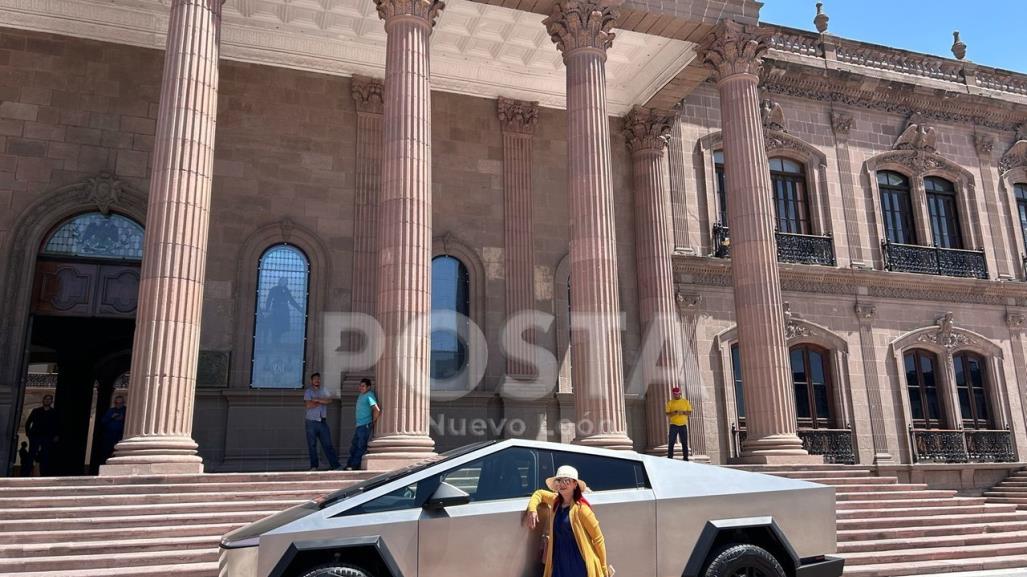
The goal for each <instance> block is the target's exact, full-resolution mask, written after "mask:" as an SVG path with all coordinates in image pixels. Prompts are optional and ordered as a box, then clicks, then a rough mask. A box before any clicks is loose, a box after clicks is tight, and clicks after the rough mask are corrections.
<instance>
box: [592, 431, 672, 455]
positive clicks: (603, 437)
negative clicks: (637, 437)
mask: <svg viewBox="0 0 1027 577" xmlns="http://www.w3.org/2000/svg"><path fill="white" fill-rule="evenodd" d="M573 442H574V444H575V445H584V446H586V447H595V448H598V449H611V450H613V451H633V450H634V449H635V444H634V443H633V442H632V441H631V438H630V437H628V436H627V435H625V434H624V433H602V434H599V435H590V436H588V437H577V438H576V439H574V441H573ZM663 450H664V454H666V451H667V448H666V446H664V449H663Z"/></svg>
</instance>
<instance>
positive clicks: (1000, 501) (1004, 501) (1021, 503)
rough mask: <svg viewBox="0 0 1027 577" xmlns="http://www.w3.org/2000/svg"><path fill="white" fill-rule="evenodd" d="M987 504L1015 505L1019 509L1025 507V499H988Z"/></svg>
mask: <svg viewBox="0 0 1027 577" xmlns="http://www.w3.org/2000/svg"><path fill="white" fill-rule="evenodd" d="M988 502H989V503H997V504H1002V505H1016V506H1017V508H1019V509H1023V508H1024V507H1027V497H988Z"/></svg>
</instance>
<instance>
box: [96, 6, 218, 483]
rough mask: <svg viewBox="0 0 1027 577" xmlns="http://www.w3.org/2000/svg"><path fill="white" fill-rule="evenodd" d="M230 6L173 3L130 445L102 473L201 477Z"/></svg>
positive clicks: (136, 354) (148, 222) (148, 226)
mask: <svg viewBox="0 0 1027 577" xmlns="http://www.w3.org/2000/svg"><path fill="white" fill-rule="evenodd" d="M221 3H222V0H173V1H172V3H171V19H170V22H169V24H168V39H167V50H166V52H165V56H164V78H163V81H162V90H161V98H160V108H159V109H158V113H157V132H156V136H155V142H154V151H153V170H152V173H151V176H150V199H149V205H148V207H147V214H146V241H145V245H144V247H143V266H142V271H141V273H140V279H139V309H138V312H137V313H136V332H135V339H134V341H133V343H132V368H131V375H132V376H131V380H130V382H129V392H130V395H131V399H132V402H130V403H129V404H128V415H127V418H126V422H125V439H124V440H123V441H121V442H120V443H118V445H117V447H116V449H115V453H114V457H112V458H111V459H110V460H108V461H107V464H106V465H103V466H101V467H100V474H101V475H161V474H175V473H200V472H202V471H203V463H202V461H201V460H200V457H199V456H198V455H197V454H196V449H197V445H196V442H195V441H193V439H192V425H193V406H194V399H193V395H194V392H195V389H196V365H197V360H198V357H199V342H200V318H201V312H202V308H203V307H202V300H203V281H204V274H205V272H206V266H207V233H208V223H209V219H210V187H211V176H212V172H213V164H214V127H215V119H216V117H217V89H218V56H219V49H218V37H219V28H220V26H221Z"/></svg>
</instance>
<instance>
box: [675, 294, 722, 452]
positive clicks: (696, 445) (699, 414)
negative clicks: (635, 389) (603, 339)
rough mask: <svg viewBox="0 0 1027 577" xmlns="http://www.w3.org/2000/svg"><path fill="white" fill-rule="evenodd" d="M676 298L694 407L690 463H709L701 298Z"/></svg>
mask: <svg viewBox="0 0 1027 577" xmlns="http://www.w3.org/2000/svg"><path fill="white" fill-rule="evenodd" d="M675 298H676V299H677V307H678V315H679V317H680V318H681V332H682V340H683V341H684V352H685V354H684V359H683V360H684V364H685V377H684V381H685V387H684V393H685V394H684V396H685V397H687V398H688V400H689V402H691V403H692V416H691V418H689V419H688V444H689V445H690V447H691V450H692V455H691V459H692V460H693V461H698V462H701V463H709V462H710V457H709V454H708V453H707V451H706V416H705V410H704V407H703V405H704V402H703V401H704V399H705V392H704V390H703V386H702V379H700V378H699V343H698V342H697V341H696V329H697V328H698V325H699V306H700V305H701V304H702V295H701V294H698V293H691V294H686V293H681V292H678V293H677V294H676V295H675ZM729 354H730V353H729ZM732 386H733V383H732Z"/></svg>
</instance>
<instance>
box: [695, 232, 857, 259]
mask: <svg viewBox="0 0 1027 577" xmlns="http://www.w3.org/2000/svg"><path fill="white" fill-rule="evenodd" d="M774 236H775V237H776V239H777V261H778V262H788V263H796V264H816V265H821V266H835V265H836V264H837V261H836V260H835V257H834V239H832V238H831V235H827V236H818V235H813V234H791V233H787V232H776V233H774ZM713 256H714V257H716V258H731V234H730V229H728V227H726V226H724V225H722V224H720V223H719V222H718V223H715V224H714V225H713Z"/></svg>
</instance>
